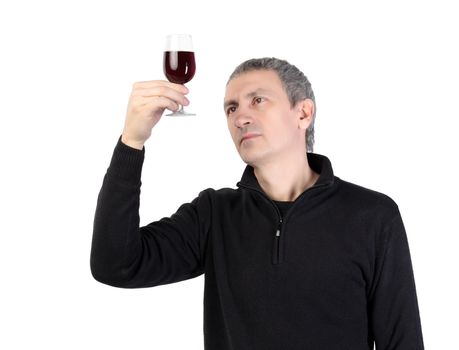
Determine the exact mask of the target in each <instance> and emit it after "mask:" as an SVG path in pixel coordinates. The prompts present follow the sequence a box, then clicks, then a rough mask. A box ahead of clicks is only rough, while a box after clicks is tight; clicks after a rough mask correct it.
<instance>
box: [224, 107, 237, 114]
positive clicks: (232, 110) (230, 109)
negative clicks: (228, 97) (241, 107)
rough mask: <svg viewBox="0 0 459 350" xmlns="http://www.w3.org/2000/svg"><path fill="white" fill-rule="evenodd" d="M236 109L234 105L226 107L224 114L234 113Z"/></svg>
mask: <svg viewBox="0 0 459 350" xmlns="http://www.w3.org/2000/svg"><path fill="white" fill-rule="evenodd" d="M235 111H236V107H234V106H232V107H228V109H227V110H226V114H231V113H234V112H235Z"/></svg>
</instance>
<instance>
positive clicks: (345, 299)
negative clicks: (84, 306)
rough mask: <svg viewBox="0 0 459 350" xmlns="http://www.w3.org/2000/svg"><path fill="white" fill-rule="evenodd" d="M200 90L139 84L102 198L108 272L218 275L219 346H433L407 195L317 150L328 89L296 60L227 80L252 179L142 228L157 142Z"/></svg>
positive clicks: (130, 279)
mask: <svg viewBox="0 0 459 350" xmlns="http://www.w3.org/2000/svg"><path fill="white" fill-rule="evenodd" d="M186 94H187V89H186V88H185V87H184V86H181V85H176V84H171V83H168V82H164V81H149V82H141V83H137V84H135V85H134V88H133V91H132V94H131V98H130V102H129V106H128V112H127V116H126V122H125V126H124V130H123V133H122V135H121V136H120V138H119V140H118V143H117V145H116V147H115V150H114V153H113V156H112V160H111V163H110V167H109V168H108V170H107V173H106V175H105V178H104V182H103V185H102V188H101V191H100V194H99V198H98V203H97V209H96V213H95V221H94V234H93V242H92V251H91V270H92V274H93V276H94V278H95V279H96V280H98V281H100V282H102V283H106V284H109V285H112V286H116V287H124V288H138V287H152V286H158V285H163V284H167V283H174V282H178V281H182V280H185V279H189V278H194V277H196V276H199V275H201V274H203V273H204V274H205V289H204V343H205V348H206V349H208V350H209V349H211V350H214V349H215V350H225V349H235V350H236V349H237V350H249V349H250V350H258V349H259V350H262V349H263V350H269V349H273V350H274V349H276V350H279V349H288V350H296V349H298V350H299V349H301V350H304V349H323V350H332V349H352V350H359V349H362V350H363V349H373V346H374V344H376V348H377V349H378V350H380V349H392V350H393V349H400V350H401V349H423V348H424V346H423V339H422V331H421V323H420V317H419V310H418V303H417V296H416V289H415V283H414V277H413V269H412V264H411V258H410V252H409V247H408V241H407V236H406V232H405V229H404V226H403V222H402V218H401V215H400V212H399V210H398V207H397V204H396V203H395V202H394V201H393V200H392V199H391V198H390V197H388V196H386V195H385V194H382V193H379V192H376V191H373V190H370V189H366V188H364V187H361V186H358V185H355V184H352V183H349V182H346V181H344V180H342V179H340V178H339V177H337V176H335V175H334V173H333V169H332V166H331V162H330V160H329V159H328V158H327V157H325V156H323V155H320V154H316V153H313V152H312V151H313V143H314V120H315V99H314V94H313V91H312V89H311V85H310V83H309V81H308V79H307V78H306V77H305V76H304V74H303V73H302V72H301V71H299V70H298V69H297V68H296V67H295V66H293V65H291V64H289V63H288V62H286V61H283V60H279V59H275V58H263V59H253V60H249V61H246V62H244V63H242V64H241V65H240V66H239V67H237V68H236V70H235V71H234V73H233V74H232V75H231V77H230V79H229V81H228V83H227V86H226V94H225V101H224V109H225V113H226V116H227V122H228V129H229V131H230V133H231V136H232V139H233V141H234V144H235V146H236V149H237V151H238V152H239V154H240V156H241V158H242V159H243V160H244V162H245V163H247V166H246V169H245V171H244V173H243V175H242V178H241V181H240V182H238V183H237V186H238V188H237V189H230V188H223V189H219V190H214V189H211V188H208V189H206V190H204V191H202V192H201V193H199V196H198V197H196V198H195V199H194V200H193V201H191V202H190V203H185V204H183V205H182V206H180V208H178V210H177V212H176V213H174V214H173V215H172V216H171V217H169V218H163V219H161V220H159V221H155V222H152V223H150V224H149V225H147V226H144V227H140V228H139V215H138V208H139V194H140V186H141V181H140V179H141V169H142V164H143V160H144V154H145V147H144V143H145V141H146V140H147V139H148V138H149V137H150V135H151V129H152V128H153V127H154V125H155V124H156V123H157V122H158V121H159V119H160V118H161V115H162V113H163V111H164V110H165V109H166V108H167V109H170V110H176V109H178V105H179V104H182V105H187V104H188V100H187V98H186V97H185V95H186Z"/></svg>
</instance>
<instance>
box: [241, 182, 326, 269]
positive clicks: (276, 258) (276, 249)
mask: <svg viewBox="0 0 459 350" xmlns="http://www.w3.org/2000/svg"><path fill="white" fill-rule="evenodd" d="M327 185H329V184H328V183H324V184H320V185H317V186H312V187H309V188H308V189H307V190H306V191H304V192H303V193H301V195H300V196H299V197H298V198H297V199H296V200H295V201H294V202H293V204H292V206H291V208H290V210H289V211H288V213H286V215H285V218H282V215H281V213H280V211H279V208H278V207H277V205H276V203H274V201H273V200H272V199H271V198H269V197H268V196H267V195H266V194H265V193H264V192H263V191H260V190H259V189H258V188H255V187H252V186H246V185H244V184H242V183H241V182H238V183H237V186H240V187H244V188H247V189H249V190H252V191H255V192H257V193H259V194H260V195H261V196H262V197H263V198H264V199H265V200H267V201H268V202H270V203H271V205H272V206H273V207H274V209H275V211H276V213H277V218H278V220H277V229H276V233H275V236H274V244H273V257H272V262H273V264H275V265H277V264H280V263H282V262H283V261H284V257H283V255H282V256H281V254H280V250H281V249H280V244H281V233H282V232H283V231H284V230H283V227H282V226H283V225H284V224H285V221H286V220H284V219H286V218H287V216H288V214H289V213H291V212H292V211H293V208H294V206H295V204H297V203H298V202H299V200H300V199H301V197H302V196H303V195H304V194H305V193H306V192H308V191H310V190H312V189H314V188H319V187H324V186H327Z"/></svg>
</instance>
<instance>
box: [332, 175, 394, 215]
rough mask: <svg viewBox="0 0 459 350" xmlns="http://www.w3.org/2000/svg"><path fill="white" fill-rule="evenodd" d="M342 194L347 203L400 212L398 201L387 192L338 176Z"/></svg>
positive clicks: (365, 207) (368, 208) (366, 207)
mask: <svg viewBox="0 0 459 350" xmlns="http://www.w3.org/2000/svg"><path fill="white" fill-rule="evenodd" d="M338 181H339V192H340V196H341V198H342V199H343V201H345V202H346V203H347V205H352V206H355V207H359V208H363V209H367V210H370V209H372V210H386V211H390V212H392V213H396V212H398V205H397V203H396V201H395V200H394V199H393V198H392V197H391V196H389V195H388V194H387V193H383V192H381V191H377V190H375V189H372V188H369V187H365V186H363V185H359V184H356V183H354V182H350V181H346V180H343V179H341V178H338Z"/></svg>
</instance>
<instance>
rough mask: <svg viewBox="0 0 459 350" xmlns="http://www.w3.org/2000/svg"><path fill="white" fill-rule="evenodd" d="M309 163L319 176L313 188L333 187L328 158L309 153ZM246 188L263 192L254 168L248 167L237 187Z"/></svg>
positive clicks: (331, 171)
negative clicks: (319, 186)
mask: <svg viewBox="0 0 459 350" xmlns="http://www.w3.org/2000/svg"><path fill="white" fill-rule="evenodd" d="M306 154H307V157H308V163H309V166H310V167H311V169H312V170H314V171H315V172H316V173H318V174H319V178H318V179H317V181H316V183H315V184H314V186H313V187H315V186H318V185H332V184H333V182H334V174H333V168H332V165H331V162H330V159H328V158H327V157H326V156H324V155H322V154H318V153H312V152H307V153H306ZM241 185H242V186H246V187H252V188H256V189H257V190H260V191H262V188H261V186H260V184H259V183H258V180H257V178H256V176H255V173H254V168H253V167H252V166H250V165H247V166H246V168H245V170H244V173H243V174H242V178H241V181H239V182H238V183H237V186H238V187H240V186H241Z"/></svg>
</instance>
